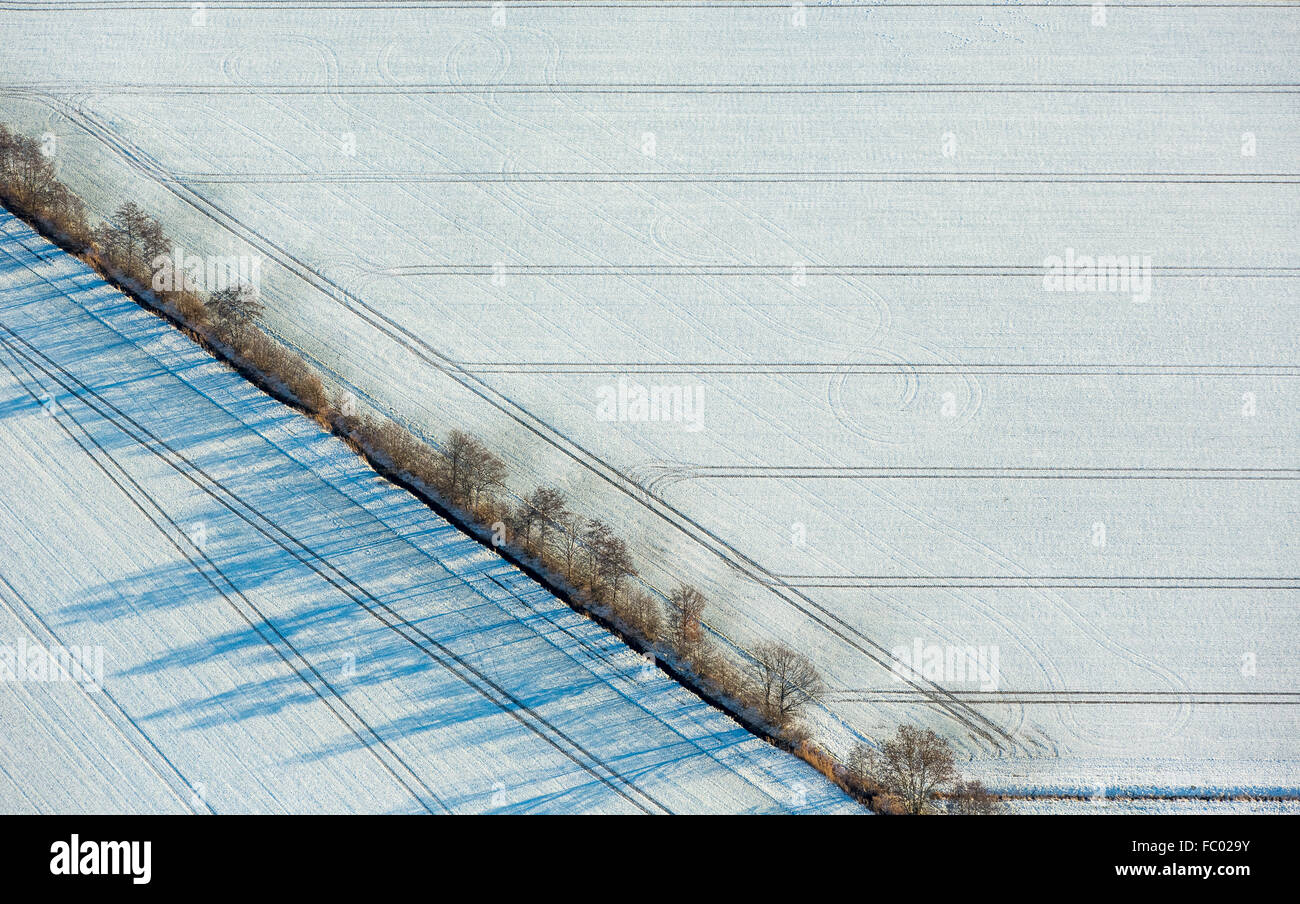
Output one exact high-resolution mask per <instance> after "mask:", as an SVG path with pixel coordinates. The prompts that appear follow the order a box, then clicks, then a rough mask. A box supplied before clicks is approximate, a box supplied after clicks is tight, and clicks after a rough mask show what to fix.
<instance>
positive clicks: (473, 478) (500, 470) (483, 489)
mask: <svg viewBox="0 0 1300 904" xmlns="http://www.w3.org/2000/svg"><path fill="white" fill-rule="evenodd" d="M478 452H479V454H477V455H475V456H473V457H471V458H470V459H469V461H468V463H467V464H468V467H467V468H466V470H465V488H466V491H467V498H468V499H469V504H470V505H471V506H474V505H477V504H478V503H479V502H480V501H481V500H482V498H483V497H484V496H490V495H492V494H493V493H495V492H497V491H498V490H500V489H501V488H502V487H504V486H505V485H506V463H505V462H504V461H502V460H501V459H500V458H499V457H497V456H496V455H495V454H493V453H492V452H490V451H489V450H488V449H487V448H486V447H485V446H483V445H482V444H481V443H480V444H479V450H478Z"/></svg>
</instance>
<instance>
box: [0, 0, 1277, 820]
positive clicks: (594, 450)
mask: <svg viewBox="0 0 1300 904" xmlns="http://www.w3.org/2000/svg"><path fill="white" fill-rule="evenodd" d="M72 5H74V4H52V5H51V6H50V7H49V8H46V9H44V10H41V11H20V10H17V9H8V10H0V34H2V35H3V37H4V41H3V42H2V43H0V60H3V70H2V71H3V73H4V81H5V83H6V84H5V87H4V91H3V92H2V93H0V112H3V117H4V118H5V119H7V120H10V121H11V122H12V123H14V124H15V125H19V126H22V127H24V128H25V129H26V130H27V131H30V132H34V133H40V132H46V131H48V132H50V133H51V134H53V135H55V136H56V137H57V148H58V150H57V159H58V160H59V161H60V166H61V171H62V173H63V175H64V177H65V178H66V179H67V180H68V181H69V182H70V183H71V184H72V185H73V186H74V187H75V188H76V189H77V190H79V191H80V192H81V193H82V194H83V195H84V196H85V197H87V199H88V200H89V201H90V202H91V203H92V204H93V205H94V206H95V207H96V209H97V210H98V211H100V212H101V213H104V212H107V211H109V210H111V209H112V208H113V207H114V206H115V205H116V204H117V203H119V202H120V201H121V200H123V199H127V198H132V199H135V200H138V201H140V202H141V203H142V204H144V206H146V207H148V208H150V209H151V210H153V211H154V212H156V213H158V214H159V215H160V216H161V217H162V219H163V220H164V222H165V224H166V225H167V227H168V230H169V232H170V233H171V234H172V235H174V236H177V237H179V239H180V241H181V242H182V243H184V244H185V245H186V246H187V248H189V249H191V250H192V251H194V252H196V253H207V252H209V251H210V250H216V251H219V252H222V253H225V252H227V251H233V252H242V253H254V254H259V255H261V256H263V258H264V262H265V266H264V271H263V288H264V290H265V293H266V295H267V300H268V304H269V314H268V316H269V319H270V322H271V325H272V327H273V328H274V329H275V330H276V331H277V332H278V333H279V334H280V335H281V336H282V337H283V338H284V339H285V340H286V341H288V342H291V343H293V344H295V345H296V346H298V347H299V348H301V349H302V350H303V352H304V353H305V354H307V355H308V356H310V357H311V358H312V359H314V360H315V361H316V362H318V363H319V364H320V365H321V366H322V367H323V368H325V369H326V370H327V371H328V372H329V373H330V374H332V375H333V377H334V378H335V380H336V381H337V382H339V383H340V384H342V385H344V386H345V387H347V388H350V389H351V390H352V391H353V392H355V393H356V394H357V395H358V396H359V397H361V398H363V399H365V400H368V401H369V402H370V403H371V404H373V405H375V406H376V407H378V408H380V409H382V410H393V411H394V412H396V413H397V415H398V416H399V417H400V418H402V419H404V420H406V421H407V422H409V423H410V424H411V425H412V426H414V427H415V428H416V429H418V430H422V431H427V432H429V433H430V434H432V435H439V434H441V433H442V432H444V431H445V430H446V429H447V428H449V427H451V426H459V427H468V428H470V429H473V430H475V431H476V432H478V433H480V434H481V435H483V436H484V437H485V438H486V439H487V440H488V441H489V443H490V444H492V445H493V446H494V447H495V448H497V449H499V450H501V451H502V452H503V453H504V454H505V455H506V456H507V458H508V459H509V462H510V465H511V468H512V473H513V475H514V478H515V481H516V483H515V486H516V489H519V490H523V489H527V488H529V487H531V486H532V485H533V484H535V483H540V482H546V483H551V484H558V485H560V486H561V487H562V488H563V489H565V490H566V491H567V492H568V493H569V494H570V496H571V497H573V498H575V499H578V500H581V501H582V502H583V503H584V505H585V508H586V509H587V510H588V512H589V513H592V514H600V515H602V516H604V517H606V518H607V520H609V521H610V522H611V523H613V524H616V525H619V526H620V529H621V530H622V531H623V532H624V534H625V535H626V536H627V537H628V538H629V539H630V540H631V541H632V542H633V545H634V546H635V547H636V548H637V549H639V550H640V551H641V553H642V555H641V560H640V566H641V572H642V576H643V578H644V580H645V581H646V582H647V583H648V584H649V585H651V586H653V587H656V588H658V589H661V590H666V589H667V588H668V587H670V586H671V584H672V582H673V581H674V580H675V579H676V578H678V577H683V576H684V577H687V578H688V579H690V580H691V581H693V582H694V583H696V584H698V585H699V586H700V587H701V588H702V589H704V590H705V591H706V592H707V593H708V594H709V596H710V598H711V600H712V613H711V623H712V626H713V627H714V628H715V629H716V630H717V632H718V633H719V634H720V635H722V636H723V637H725V638H727V639H730V640H732V641H734V642H735V643H737V644H738V645H739V646H741V647H744V648H750V647H752V646H753V645H754V644H755V643H757V642H759V641H761V640H764V639H768V638H780V639H783V640H787V641H789V642H791V643H793V644H795V645H796V646H798V647H800V648H801V649H803V650H805V651H807V652H808V653H810V654H811V655H813V656H814V658H815V659H816V660H817V661H818V663H819V665H820V666H821V667H822V670H823V671H824V673H825V674H826V676H827V678H828V681H829V683H830V685H831V686H832V688H833V691H834V692H833V694H832V695H831V697H830V698H829V699H828V701H827V703H826V705H825V707H824V709H823V711H821V712H820V713H819V719H820V720H821V722H822V726H823V730H824V731H825V732H826V733H828V734H830V735H831V736H832V737H833V738H834V739H835V740H836V741H837V742H838V743H847V742H848V741H849V740H850V739H851V738H852V737H854V736H861V737H866V738H869V739H875V738H878V737H880V736H882V734H883V733H885V732H887V731H889V730H890V729H892V727H893V726H894V725H895V724H897V723H899V722H902V721H913V722H923V723H925V724H928V725H931V726H933V727H935V728H936V729H938V730H940V731H942V732H943V733H945V734H946V735H948V736H949V737H951V738H952V739H953V741H954V742H955V743H956V744H958V746H959V747H960V748H961V750H962V753H963V756H965V757H966V758H968V759H970V760H971V762H970V763H969V764H968V765H967V769H968V771H970V772H973V773H975V774H979V775H981V776H982V777H984V778H985V779H986V780H987V781H988V782H989V783H990V784H992V785H994V786H997V787H1002V788H1011V789H1020V790H1024V791H1052V790H1057V791H1063V792H1067V793H1080V789H1082V793H1089V792H1090V791H1091V790H1092V789H1093V788H1094V787H1095V786H1097V785H1103V786H1105V787H1107V788H1109V789H1111V790H1112V791H1116V790H1118V791H1123V790H1130V791H1134V792H1138V791H1141V792H1148V793H1149V792H1151V791H1152V790H1154V791H1156V792H1157V793H1159V792H1160V791H1162V790H1168V791H1173V790H1182V791H1183V793H1186V790H1187V789H1202V790H1203V789H1216V790H1217V789H1226V790H1229V791H1242V790H1251V791H1254V792H1256V793H1261V794H1265V793H1266V794H1279V793H1280V794H1287V793H1292V794H1294V793H1296V792H1297V791H1300V759H1298V758H1300V748H1298V746H1297V745H1298V744H1300V741H1298V739H1300V731H1298V730H1297V729H1298V728H1300V725H1297V718H1296V706H1297V704H1298V703H1300V680H1298V679H1300V663H1298V662H1297V657H1296V655H1295V650H1296V646H1297V641H1300V620H1298V618H1297V606H1298V604H1300V574H1298V573H1297V567H1296V565H1297V563H1296V530H1295V522H1296V511H1297V502H1298V500H1300V483H1297V478H1298V477H1300V465H1298V462H1297V456H1296V447H1295V439H1296V436H1297V432H1298V428H1300V404H1298V402H1300V396H1298V389H1297V386H1298V380H1297V378H1298V377H1300V362H1297V360H1296V356H1295V340H1294V337H1295V336H1296V335H1297V333H1298V332H1300V308H1298V306H1297V305H1296V303H1295V287H1296V277H1297V276H1300V264H1298V262H1297V261H1296V260H1295V250H1294V249H1295V245H1296V241H1295V240H1296V237H1297V234H1298V232H1300V230H1298V229H1297V227H1298V226H1300V205H1297V203H1296V193H1297V182H1298V181H1300V146H1298V145H1297V141H1296V134H1297V128H1296V126H1297V115H1298V114H1300V107H1298V105H1297V96H1298V93H1300V87H1298V86H1297V83H1298V82H1300V79H1297V78H1296V70H1297V63H1296V60H1297V57H1296V54H1295V47H1296V45H1297V39H1298V38H1300V9H1297V8H1295V7H1290V6H1285V5H1271V4H1242V5H1231V4H1225V5H1216V6H1211V7H1206V6H1195V5H1193V4H1178V3H1174V4H1170V6H1169V7H1167V8H1158V9H1157V8H1148V7H1132V8H1129V7H1124V6H1122V5H1118V4H1107V9H1106V17H1105V19H1106V21H1105V24H1104V25H1100V24H1094V23H1093V21H1092V17H1093V16H1094V10H1093V9H1092V8H1091V7H1089V6H1088V5H1084V6H1077V5H1076V6H1067V5H1050V4H1049V5H1041V6H1026V7H1017V6H1016V5H1014V4H1000V3H993V4H988V5H986V6H964V7H943V6H942V5H934V6H925V5H917V4H909V5H906V6H895V7H891V6H890V5H889V4H888V3H885V4H881V5H870V6H866V7H841V8H821V7H817V6H811V5H810V6H809V7H807V8H806V9H803V10H802V15H803V17H804V18H803V19H802V20H801V19H800V18H799V16H800V12H801V11H800V10H799V9H792V7H791V5H790V4H788V3H778V4H774V5H770V6H764V5H762V4H745V5H743V6H736V7H734V8H727V7H726V6H725V5H713V6H710V5H708V4H700V5H689V4H687V5H681V6H674V5H669V4H656V3H649V4H641V5H636V6H629V7H627V8H624V9H619V10H615V9H612V8H610V7H608V6H606V7H587V8H583V6H582V4H562V3H556V4H546V5H543V6H542V7H540V8H538V7H530V8H524V7H517V6H511V5H510V4H506V5H505V6H503V7H494V6H493V5H492V4H487V3H484V4H474V3H467V4H439V3H422V4H412V5H409V7H408V8H406V9H400V10H397V9H393V10H387V11H380V10H374V9H367V10H355V9H348V8H347V5H346V4H342V3H318V4H317V3H308V4H298V5H297V7H298V8H294V9H277V8H276V4H274V3H263V2H253V3H246V4H242V5H241V8H239V9H225V8H223V5H222V4H220V3H215V2H214V3H209V4H207V7H206V13H205V14H204V16H203V17H202V18H201V20H200V19H195V18H194V13H193V12H192V11H191V9H190V7H189V4H181V3H177V4H167V3H162V4H156V6H157V7H158V8H156V9H141V8H138V7H139V6H141V5H143V6H153V5H155V4H113V3H99V4H95V3H90V4H80V6H84V7H86V8H83V9H76V10H72V9H63V8H62V7H67V6H72ZM128 7H136V8H128ZM303 7H306V8H303ZM128 48H129V49H131V50H132V51H133V52H131V53H126V52H124V50H125V49H128ZM1070 249H1073V253H1076V254H1079V255H1094V256H1096V255H1124V256H1131V255H1132V256H1137V257H1138V258H1139V259H1142V258H1145V257H1148V256H1149V258H1150V267H1151V274H1152V279H1151V284H1150V291H1149V297H1147V295H1148V293H1146V292H1145V291H1137V290H1135V291H1124V292H1121V291H1114V292H1111V291H1104V292H1054V291H1047V290H1046V288H1045V286H1044V281H1043V272H1044V263H1045V261H1046V260H1047V259H1048V258H1050V257H1053V256H1057V257H1062V258H1064V257H1065V256H1067V255H1069V254H1070V253H1071V251H1070ZM1134 295H1137V296H1139V298H1140V300H1134V297H1133V296H1134ZM638 384H639V385H641V386H645V387H647V388H649V387H660V388H666V389H673V388H675V389H679V390H681V391H682V393H683V395H684V396H685V397H689V398H691V399H692V400H694V399H696V398H698V399H701V400H702V407H695V408H692V409H691V410H690V411H684V410H677V411H676V412H675V414H677V415H680V417H676V418H675V419H673V418H670V419H669V420H668V421H666V422H665V421H654V422H646V421H638V420H637V419H636V416H635V412H633V413H632V414H630V415H629V416H628V417H626V418H624V417H622V416H621V415H623V414H625V413H626V412H624V411H620V410H619V409H618V407H617V406H616V407H615V409H614V419H613V420H610V419H606V418H602V415H603V414H604V413H605V412H603V411H602V410H601V408H600V403H601V401H602V400H603V399H606V398H607V397H608V395H609V393H611V392H613V393H614V394H615V397H617V394H618V392H619V391H620V386H622V387H624V391H633V387H634V385H638ZM697 394H698V395H697ZM918 641H919V643H920V645H921V647H922V649H923V650H925V649H926V648H930V647H936V648H938V649H939V650H940V652H943V650H944V648H945V647H947V646H949V645H953V646H958V647H962V648H967V647H972V648H976V649H979V648H983V649H984V650H985V651H987V652H988V653H989V654H990V656H991V655H993V654H994V653H996V656H997V672H996V675H995V676H993V677H992V679H991V680H990V679H989V677H988V676H984V677H983V678H981V677H979V676H977V680H974V681H972V680H970V676H969V675H957V674H956V673H955V672H954V671H953V670H951V669H947V670H941V671H939V672H937V673H935V675H934V677H922V678H920V679H918V680H913V681H911V682H902V681H896V680H895V679H894V675H893V674H892V668H893V665H894V663H895V660H896V657H895V656H894V654H895V653H896V652H897V651H899V650H900V649H911V648H913V647H914V645H915V644H916V643H917V642H918Z"/></svg>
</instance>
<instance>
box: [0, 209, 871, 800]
mask: <svg viewBox="0 0 1300 904" xmlns="http://www.w3.org/2000/svg"><path fill="white" fill-rule="evenodd" d="M0 419H2V421H3V426H4V429H3V430H0V456H2V457H3V460H4V462H5V473H6V480H5V492H4V496H3V502H2V504H0V643H2V644H3V645H4V646H6V647H8V648H10V649H12V650H15V651H17V650H21V649H26V650H31V649H32V648H38V649H40V650H50V649H52V648H55V647H65V648H74V647H75V648H78V649H80V648H83V647H89V648H92V649H97V650H98V651H99V652H97V653H96V654H95V658H94V659H93V660H92V661H94V662H99V663H102V681H100V680H98V678H99V676H98V675H96V674H95V672H94V669H91V668H88V671H89V672H90V674H89V675H88V676H86V677H87V678H88V680H87V681H86V682H51V681H48V680H38V679H39V677H40V676H39V675H35V674H33V673H32V672H30V671H28V672H26V673H25V675H24V677H26V678H27V679H28V680H16V679H17V678H18V677H19V676H16V675H7V676H6V677H7V679H8V680H5V681H3V682H0V713H2V718H3V731H0V811H4V812H13V811H21V812H26V811H38V812H51V811H53V812H82V811H121V810H127V811H136V810H141V811H150V812H153V811H166V812H171V811H176V810H182V811H184V810H199V811H206V810H208V809H212V810H214V811H216V812H223V813H224V812H283V811H290V812H300V811H309V812H317V811H346V812H352V811H364V812H374V811H378V812H408V811H414V812H420V811H424V810H432V811H434V812H441V811H444V810H448V811H453V812H489V811H560V812H573V811H579V812H581V811H613V812H637V811H649V812H664V811H671V812H701V811H702V812H717V811H724V812H726V811H737V812H784V811H796V812H840V811H844V812H847V811H852V810H854V809H856V806H855V805H854V804H852V803H851V802H849V801H848V800H847V799H846V798H845V797H844V796H843V795H842V794H841V793H840V792H839V790H838V789H836V788H835V787H834V786H832V785H831V784H830V783H829V782H827V781H826V780H825V779H823V778H822V777H821V776H820V775H818V774H817V773H816V772H815V771H814V770H813V769H812V768H811V767H809V766H807V765H806V764H805V763H803V762H801V761H799V760H796V759H795V758H794V757H792V756H789V755H787V754H785V753H782V752H780V751H778V750H776V749H775V748H773V747H770V746H769V745H767V744H765V743H764V742H762V741H759V740H757V739H755V738H754V737H753V736H751V735H750V734H748V733H747V732H746V731H745V730H744V729H743V728H741V727H740V726H739V725H737V724H736V723H734V722H733V721H731V720H730V719H729V718H727V717H726V716H724V715H722V714H721V713H720V712H718V711H716V710H714V709H711V708H710V707H708V706H706V705H704V704H703V703H702V702H701V701H700V700H699V699H698V698H696V697H694V696H693V695H691V694H689V693H688V692H686V691H685V690H684V689H682V688H681V687H680V686H679V685H677V684H676V683H675V682H673V681H672V680H671V679H669V678H668V677H667V676H666V675H664V674H663V673H662V672H660V671H659V670H658V669H655V668H653V667H651V666H648V665H647V664H646V663H645V662H643V660H642V659H641V658H640V657H639V656H637V655H636V654H635V653H633V652H632V651H631V650H629V649H628V648H627V647H626V646H624V645H623V644H622V643H621V642H620V641H618V639H617V638H615V637H614V636H613V635H610V634H609V633H607V632H606V631H604V630H603V629H601V628H600V627H599V626H597V625H595V624H594V623H593V622H591V621H589V620H587V619H584V618H582V617H580V616H578V615H577V614H575V613H574V612H573V611H572V610H571V609H569V608H568V607H567V606H565V605H564V604H563V603H562V602H560V601H558V600H556V599H555V598H554V597H552V596H551V595H550V594H549V593H547V592H546V591H545V590H543V589H542V588H540V587H539V586H538V585H536V584H535V583H534V582H533V581H532V580H531V579H529V578H528V577H527V576H526V575H524V574H522V573H521V572H519V571H518V570H517V569H515V568H513V567H511V566H509V565H508V564H506V563H504V562H503V561H501V560H500V559H499V558H497V557H496V556H494V555H492V554H491V553H490V552H489V551H487V550H485V549H484V548H482V547H481V546H479V545H478V544H477V543H475V542H474V541H472V540H470V539H468V538H467V537H465V536H464V535H463V534H460V533H459V532H457V531H456V530H455V529H453V528H452V527H451V526H450V525H448V524H447V523H446V522H444V521H442V520H440V519H439V518H437V517H436V516H434V515H433V514H432V513H431V512H429V511H428V510H427V509H426V508H425V507H424V506H422V505H421V504H419V503H418V502H417V501H416V500H414V499H413V498H412V497H411V496H409V495H408V494H406V493H405V492H403V491H401V490H399V489H397V488H395V487H392V486H391V485H389V484H387V483H385V482H384V481H383V480H381V479H380V478H379V477H377V476H376V475H375V474H374V473H373V472H372V471H370V470H369V469H367V468H366V467H365V466H364V464H363V463H362V462H361V461H360V459H359V458H357V457H356V456H355V455H353V454H352V453H351V452H349V451H348V450H347V448H346V447H345V446H343V444H342V443H341V442H338V441H337V440H334V439H332V438H331V437H329V436H328V435H327V434H325V433H323V432H322V431H321V429H320V428H318V427H317V426H316V425H315V424H314V423H312V422H311V421H309V420H307V419H306V418H303V417H302V416H300V415H297V414H295V413H294V412H293V411H291V410H289V409H287V408H285V407H283V406H281V405H279V404H278V403H276V402H274V401H272V400H270V399H269V398H267V397H265V396H263V395H261V394H260V393H259V392H257V391H256V390H255V389H253V388H252V387H250V386H249V385H248V384H247V383H245V382H244V380H243V379H242V378H241V377H239V376H238V375H237V374H235V373H233V372H231V371H229V370H227V369H226V368H224V367H222V366H221V365H219V364H217V363H216V362H215V361H213V360H212V359H211V358H209V357H207V356H206V355H205V354H204V353H203V352H202V351H201V350H199V349H198V348H197V347H195V346H193V345H192V344H190V343H189V342H188V341H187V340H186V339H184V338H183V337H182V336H181V335H180V334H179V333H177V332H176V331H175V330H174V329H172V328H171V327H170V326H168V325H167V324H165V323H163V322H162V321H161V320H159V319H157V318H154V317H151V316H149V315H147V314H145V313H144V312H142V311H141V310H140V309H139V308H138V307H136V305H135V304H133V303H132V302H131V301H129V300H128V299H126V298H124V297H123V296H121V295H120V294H118V293H117V292H115V291H114V290H112V289H111V288H110V287H108V286H106V285H104V283H103V282H102V281H101V280H99V279H98V278H97V277H96V276H95V275H94V274H93V273H91V272H90V271H89V270H87V269H86V268H85V267H84V266H83V265H82V264H81V263H80V262H78V261H76V260H75V259H72V258H70V257H67V256H66V255H62V254H61V253H60V252H58V251H57V249H54V248H53V247H52V246H49V245H47V244H46V243H45V242H44V241H42V240H41V239H39V238H38V237H37V236H36V235H35V234H34V233H32V232H31V231H30V230H29V229H28V228H27V227H26V226H25V225H23V224H21V223H19V222H18V221H16V220H14V219H13V218H12V217H9V216H7V215H6V216H5V217H4V219H3V221H0ZM24 644H25V646H21V645H24ZM100 657H102V658H100ZM24 661H26V660H24ZM46 677H47V678H48V675H47V676H46ZM87 684H93V685H95V686H92V687H87Z"/></svg>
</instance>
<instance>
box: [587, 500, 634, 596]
mask: <svg viewBox="0 0 1300 904" xmlns="http://www.w3.org/2000/svg"><path fill="white" fill-rule="evenodd" d="M582 545H583V547H584V548H585V549H586V550H587V561H588V562H589V564H590V566H591V589H592V592H593V593H595V594H596V595H597V596H599V595H600V592H601V591H602V590H603V589H604V588H606V587H608V588H609V591H610V598H611V600H617V599H618V588H619V585H620V583H621V582H622V581H623V579H624V578H626V577H630V576H632V575H635V574H636V569H635V568H634V567H633V566H632V554H631V553H630V552H629V551H628V548H627V544H626V543H624V542H623V540H622V539H620V538H619V537H618V536H616V535H615V534H614V531H613V530H611V529H610V527H609V525H608V524H606V523H605V522H604V521H601V520H599V519H593V520H591V521H588V522H587V526H586V528H585V529H584V530H583V532H582Z"/></svg>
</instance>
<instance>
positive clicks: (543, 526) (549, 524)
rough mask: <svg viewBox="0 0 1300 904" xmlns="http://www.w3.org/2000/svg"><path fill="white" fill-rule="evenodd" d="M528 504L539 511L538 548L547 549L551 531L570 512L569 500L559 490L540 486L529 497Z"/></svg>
mask: <svg viewBox="0 0 1300 904" xmlns="http://www.w3.org/2000/svg"><path fill="white" fill-rule="evenodd" d="M528 504H529V505H530V506H531V507H532V509H533V511H535V512H536V513H537V534H538V538H537V542H538V548H539V549H541V550H545V549H546V544H547V542H548V540H549V538H550V536H551V533H552V532H553V531H555V530H556V529H557V528H558V527H559V525H560V524H561V523H562V522H563V520H564V518H565V516H566V515H568V514H569V508H568V502H567V501H566V500H565V498H564V494H563V493H561V492H560V491H559V490H556V489H552V488H551V487H538V488H537V489H535V490H533V492H532V495H530V496H529V497H528Z"/></svg>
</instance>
